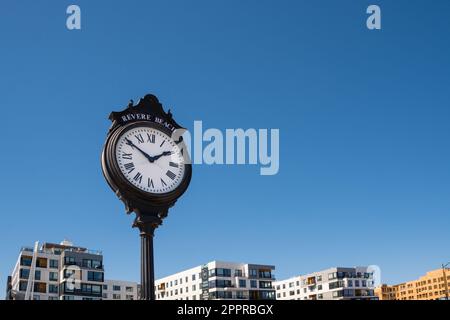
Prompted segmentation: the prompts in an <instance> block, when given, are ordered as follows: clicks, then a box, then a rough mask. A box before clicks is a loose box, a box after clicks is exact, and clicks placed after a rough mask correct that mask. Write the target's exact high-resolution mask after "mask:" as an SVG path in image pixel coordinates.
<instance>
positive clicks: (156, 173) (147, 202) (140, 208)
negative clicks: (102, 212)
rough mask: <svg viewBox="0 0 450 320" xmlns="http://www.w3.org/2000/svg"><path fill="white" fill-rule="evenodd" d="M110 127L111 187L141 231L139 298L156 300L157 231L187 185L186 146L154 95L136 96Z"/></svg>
mask: <svg viewBox="0 0 450 320" xmlns="http://www.w3.org/2000/svg"><path fill="white" fill-rule="evenodd" d="M109 119H110V120H111V121H112V126H111V128H110V129H109V132H108V136H107V138H106V142H105V145H104V148H103V153H102V170H103V175H104V176H105V178H106V181H107V182H108V184H109V186H110V187H111V188H112V190H113V191H114V193H115V194H116V195H117V196H118V198H119V199H120V200H122V201H123V202H124V203H125V207H126V211H127V213H131V212H135V213H136V218H135V220H134V224H133V227H137V228H139V230H140V235H141V286H142V290H141V299H143V300H153V299H154V271H153V235H154V230H155V229H156V228H157V227H158V226H159V225H161V224H162V221H163V219H164V218H165V217H166V216H167V214H168V210H169V208H170V207H172V206H173V205H174V204H175V202H176V201H177V199H178V198H179V197H180V196H181V195H182V194H183V193H184V192H185V191H186V189H187V187H188V186H189V182H190V180H191V174H192V166H191V164H190V161H188V160H189V158H188V153H187V150H186V146H185V144H184V142H183V139H182V136H181V133H182V132H183V130H184V129H183V128H182V127H181V126H180V125H178V124H177V123H176V122H175V120H174V119H173V117H172V114H171V113H170V111H169V112H167V113H166V112H165V111H164V109H163V107H162V105H161V104H160V103H159V101H158V99H157V98H156V97H155V96H154V95H150V94H149V95H146V96H145V97H144V98H142V99H141V100H140V101H139V103H138V104H137V105H136V106H134V105H133V101H131V102H130V104H129V105H128V107H127V108H126V109H125V110H123V111H120V112H112V113H111V115H110V116H109Z"/></svg>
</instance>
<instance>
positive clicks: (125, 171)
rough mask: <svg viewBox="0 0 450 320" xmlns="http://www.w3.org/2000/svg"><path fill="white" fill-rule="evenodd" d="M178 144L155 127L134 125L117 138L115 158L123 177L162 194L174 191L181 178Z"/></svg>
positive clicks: (148, 190)
mask: <svg viewBox="0 0 450 320" xmlns="http://www.w3.org/2000/svg"><path fill="white" fill-rule="evenodd" d="M182 147H183V146H182V145H180V144H178V141H174V140H173V139H172V138H171V137H170V136H169V135H167V134H166V133H164V132H162V131H159V130H158V129H155V128H152V127H147V126H142V127H134V128H131V129H129V130H128V131H126V132H125V133H123V134H122V135H121V136H120V137H119V139H118V142H117V144H116V161H117V165H118V167H119V169H120V171H121V173H122V175H123V177H124V178H125V179H126V181H127V182H128V183H130V184H131V185H133V186H134V187H135V188H138V189H139V190H141V191H144V192H148V193H154V194H164V193H168V192H171V191H173V190H175V189H176V188H177V187H178V186H179V185H180V183H181V182H182V180H183V178H184V174H185V163H184V157H183V150H182Z"/></svg>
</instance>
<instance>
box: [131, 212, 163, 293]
mask: <svg viewBox="0 0 450 320" xmlns="http://www.w3.org/2000/svg"><path fill="white" fill-rule="evenodd" d="M161 223H162V220H161V218H159V216H158V215H144V214H136V219H135V220H134V223H133V227H134V228H139V231H140V237H141V297H140V299H141V300H155V272H154V262H153V236H154V233H155V229H156V228H157V227H158V226H159V225H160V224H161Z"/></svg>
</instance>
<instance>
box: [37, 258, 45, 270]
mask: <svg viewBox="0 0 450 320" xmlns="http://www.w3.org/2000/svg"><path fill="white" fill-rule="evenodd" d="M36 267H37V268H47V258H37V260H36Z"/></svg>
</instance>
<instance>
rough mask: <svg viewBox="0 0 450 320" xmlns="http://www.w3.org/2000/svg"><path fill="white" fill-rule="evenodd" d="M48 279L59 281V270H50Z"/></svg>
mask: <svg viewBox="0 0 450 320" xmlns="http://www.w3.org/2000/svg"><path fill="white" fill-rule="evenodd" d="M48 279H49V280H50V281H58V272H49V274H48Z"/></svg>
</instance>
